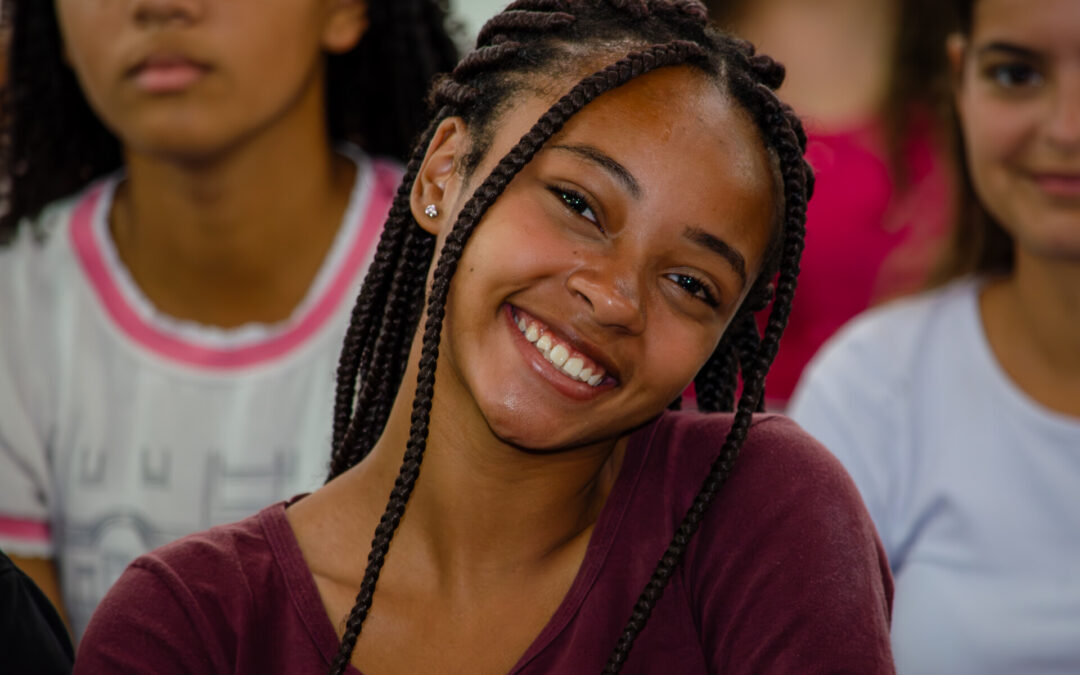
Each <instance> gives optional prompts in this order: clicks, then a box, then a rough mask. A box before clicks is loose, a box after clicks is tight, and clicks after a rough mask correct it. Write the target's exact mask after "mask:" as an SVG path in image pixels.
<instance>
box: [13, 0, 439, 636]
mask: <svg viewBox="0 0 1080 675" xmlns="http://www.w3.org/2000/svg"><path fill="white" fill-rule="evenodd" d="M4 11H5V13H6V15H7V16H6V19H7V20H8V21H9V22H10V25H11V28H12V41H11V49H10V57H9V60H8V66H9V76H8V81H7V85H6V87H5V88H4V90H3V102H2V106H0V110H2V118H0V124H2V142H3V144H2V146H0V165H2V171H3V176H4V181H5V182H4V189H5V195H4V200H5V201H6V203H7V211H6V213H4V215H3V217H2V218H0V240H3V241H5V242H7V244H8V247H7V249H6V250H2V251H0V317H3V319H2V320H0V549H3V550H5V551H6V552H8V553H9V554H10V555H11V556H12V558H13V559H14V560H15V561H16V562H17V563H18V564H19V566H20V567H22V568H23V569H24V570H26V571H27V572H28V573H29V574H30V575H31V576H32V577H33V578H34V579H35V581H37V583H38V584H39V585H40V586H41V587H42V588H43V589H44V590H45V591H46V592H47V593H48V594H49V595H50V596H51V597H52V598H53V600H54V602H56V603H57V605H58V606H60V607H61V608H62V609H63V610H65V611H66V612H67V614H68V617H69V618H70V621H71V625H72V628H73V629H74V633H75V635H76V636H78V635H79V634H80V633H81V631H82V629H83V627H84V626H85V624H86V621H87V620H88V619H89V616H90V613H91V611H92V610H93V608H94V607H95V606H96V604H97V602H98V600H99V599H100V598H101V596H102V595H103V594H104V593H105V590H106V589H107V588H108V587H109V585H110V584H111V583H112V581H113V580H115V579H116V577H117V576H119V574H120V572H121V571H122V570H123V568H124V567H125V566H126V565H127V563H128V562H130V561H131V560H132V559H134V558H135V557H136V556H137V555H139V554H140V553H143V552H145V551H147V550H149V549H151V548H153V547H155V546H158V545H160V544H162V543H165V542H167V541H170V540H172V539H174V538H176V537H179V536H182V535H184V534H187V533H189V532H192V531H195V530H200V529H203V528H205V527H207V526H209V525H212V524H214V523H217V522H223V521H227V520H232V519H235V518H236V517H238V516H241V515H244V514H247V513H251V512H254V511H256V510H258V509H259V508H261V507H262V506H265V505H266V504H268V503H270V502H272V501H274V500H275V499H279V498H281V497H283V496H286V495H290V494H293V493H295V492H296V491H297V490H298V489H301V488H303V487H304V486H308V487H312V486H314V485H316V484H317V482H318V477H319V476H321V475H322V474H324V472H325V457H326V452H327V449H328V447H329V436H328V434H327V433H325V432H324V431H323V429H324V428H325V426H326V423H327V421H328V420H329V419H330V417H331V410H332V396H331V395H330V394H329V392H330V391H331V389H332V386H333V381H334V363H335V359H336V355H337V352H338V348H339V344H340V341H341V338H342V336H343V334H344V330H345V326H346V324H347V323H348V319H349V305H350V298H351V297H352V296H353V294H354V292H355V290H356V289H357V288H358V287H359V283H360V279H361V278H362V274H363V270H364V269H365V268H366V266H367V264H368V262H369V260H370V259H371V257H372V255H373V251H374V248H375V243H376V240H377V233H378V229H379V226H380V224H381V223H382V220H383V218H384V217H385V215H386V212H387V209H388V207H389V204H390V200H391V198H392V195H393V190H394V186H395V185H396V184H397V182H398V180H399V177H400V169H399V168H398V165H397V164H396V162H395V161H393V160H386V159H373V158H372V155H386V156H397V157H401V156H403V155H404V154H405V153H406V152H407V149H408V148H409V147H410V145H411V142H412V139H413V136H414V134H416V133H417V132H418V131H419V130H420V129H421V128H422V126H423V120H424V117H425V113H424V102H423V95H424V92H425V91H426V88H427V86H428V84H429V80H430V79H431V77H432V75H433V74H435V73H436V72H439V71H444V70H446V69H447V68H449V67H452V65H453V63H454V62H455V50H454V47H453V44H452V42H451V41H450V39H449V38H448V36H447V34H446V32H445V30H444V12H443V10H442V9H441V8H440V6H439V5H438V4H436V3H435V2H433V1H430V0H408V1H404V0H371V1H365V0H303V1H299V0H269V1H268V0H241V1H235V2H226V3H220V2H212V1H211V0H133V1H132V2H109V1H106V0H58V1H57V2H40V1H39V0H21V1H20V0H8V1H7V2H5V4H4ZM54 563H58V564H59V571H60V578H59V583H58V580H57V577H56V565H55V564H54ZM61 598H62V599H61Z"/></svg>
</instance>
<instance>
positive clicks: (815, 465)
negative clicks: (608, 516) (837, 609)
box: [637, 412, 877, 556]
mask: <svg viewBox="0 0 1080 675" xmlns="http://www.w3.org/2000/svg"><path fill="white" fill-rule="evenodd" d="M733 420H734V415H731V414H700V413H675V412H668V413H665V414H664V415H663V416H662V417H661V418H660V420H658V421H657V423H656V424H655V426H654V428H653V429H652V431H651V438H650V439H649V450H648V452H647V454H646V456H645V458H644V460H643V461H642V466H641V469H642V475H643V476H644V477H645V478H646V480H644V481H642V480H639V481H638V484H639V485H647V486H648V488H649V489H648V491H647V494H649V495H650V496H649V498H648V499H644V500H637V501H639V503H640V504H641V506H642V507H645V508H647V507H646V505H645V503H644V502H648V501H652V500H654V499H660V500H662V502H663V506H662V508H663V509H664V510H665V511H666V512H667V524H668V526H669V527H670V528H671V531H670V534H672V535H674V531H675V528H677V527H678V523H680V522H681V521H682V518H683V517H684V516H685V515H686V513H687V512H688V510H689V509H690V508H691V505H692V504H693V503H694V500H695V498H697V497H698V495H699V493H700V492H701V490H702V488H703V486H707V485H708V491H710V492H712V493H713V496H712V500H711V503H710V505H709V507H708V509H707V511H706V512H705V517H704V518H703V519H702V523H701V527H702V528H703V529H704V530H706V531H708V532H710V534H706V535H705V536H704V537H695V541H696V543H695V544H694V546H695V547H696V548H698V549H699V553H700V554H702V555H705V556H709V555H711V554H712V553H711V549H712V547H713V546H714V545H715V542H716V541H722V540H727V541H728V542H731V541H735V540H742V539H745V538H746V537H748V536H749V537H751V538H752V539H753V540H754V541H756V542H757V543H758V544H761V545H764V543H765V542H767V541H772V542H776V543H777V544H778V545H784V543H783V542H785V541H791V540H793V539H799V538H801V537H803V536H805V535H806V533H807V532H817V533H818V534H825V533H831V534H830V535H829V536H830V537H831V538H833V539H834V540H840V539H844V540H848V541H850V542H851V543H853V544H855V543H857V544H858V545H859V546H860V548H862V550H864V551H872V550H873V549H875V548H876V547H877V536H876V532H875V529H874V526H873V524H872V522H871V520H870V517H869V515H868V513H867V511H866V507H865V505H864V504H863V501H862V498H861V497H860V495H859V492H858V489H857V488H856V486H855V484H854V483H853V482H852V480H851V477H850V476H849V475H848V473H847V471H846V470H845V469H844V467H843V465H842V464H841V463H840V462H839V460H837V459H836V457H835V456H833V454H832V453H831V452H829V451H828V450H827V449H826V448H825V446H823V445H822V444H821V443H819V442H818V441H817V440H816V439H815V438H813V437H812V436H810V434H808V433H807V432H806V431H804V430H803V429H802V427H800V426H799V425H798V424H796V423H795V422H794V421H792V420H791V419H789V418H787V417H785V416H783V415H778V414H759V415H755V416H754V418H753V420H752V422H751V425H750V428H749V430H748V431H747V433H746V437H745V440H744V441H743V443H742V447H741V448H740V449H739V452H738V455H737V456H736V457H734V458H733V459H732V460H731V461H730V463H729V466H730V470H729V471H728V472H727V474H726V476H724V477H722V478H720V479H719V480H717V481H715V482H710V481H707V477H709V476H710V471H711V469H712V468H713V465H714V463H720V464H723V463H725V460H723V459H719V458H720V457H721V454H722V452H723V450H724V443H725V440H726V438H727V435H728V432H729V431H730V430H731V427H732V422H733ZM652 506H653V507H655V506H656V504H655V502H654V503H653V504H652ZM840 516H842V517H840ZM666 534H668V533H665V535H666ZM718 538H719V539H718Z"/></svg>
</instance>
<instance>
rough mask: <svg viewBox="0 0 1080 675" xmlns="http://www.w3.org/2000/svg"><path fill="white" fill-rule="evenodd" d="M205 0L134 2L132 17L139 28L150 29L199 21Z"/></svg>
mask: <svg viewBox="0 0 1080 675" xmlns="http://www.w3.org/2000/svg"><path fill="white" fill-rule="evenodd" d="M205 4H206V0H134V1H133V2H132V15H133V17H134V19H135V23H136V24H138V25H139V26H142V27H146V28H151V27H160V26H164V25H169V24H180V25H185V24H191V23H196V22H197V21H199V20H200V19H201V18H202V16H203V12H204V10H205Z"/></svg>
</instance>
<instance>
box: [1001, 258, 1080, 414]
mask: <svg viewBox="0 0 1080 675" xmlns="http://www.w3.org/2000/svg"><path fill="white" fill-rule="evenodd" d="M981 313H982V319H983V325H984V327H985V330H986V335H987V339H988V340H989V342H990V346H991V348H992V349H993V351H994V355H995V356H996V358H997V359H998V362H999V363H1000V364H1001V366H1002V368H1003V369H1004V370H1005V372H1006V373H1008V375H1009V376H1010V377H1011V378H1012V379H1013V381H1014V382H1015V383H1016V384H1017V385H1018V386H1019V387H1020V388H1021V389H1022V390H1024V391H1025V392H1026V393H1027V394H1028V395H1029V396H1031V397H1032V398H1033V399H1035V400H1036V401H1038V402H1039V403H1041V404H1042V405H1044V406H1046V407H1047V408H1050V409H1051V410H1055V411H1058V412H1061V413H1065V414H1068V415H1073V416H1076V417H1080V264H1077V263H1076V262H1075V261H1068V260H1046V259H1044V258H1040V259H1036V258H1034V257H1033V256H1031V255H1029V254H1027V253H1025V252H1024V251H1023V250H1020V249H1018V250H1017V252H1016V267H1015V270H1014V272H1013V273H1012V274H1011V275H1010V276H1008V277H1006V278H1004V279H1002V280H1000V281H997V282H994V283H991V284H990V285H988V286H987V288H986V289H985V291H984V292H983V294H982V298H981Z"/></svg>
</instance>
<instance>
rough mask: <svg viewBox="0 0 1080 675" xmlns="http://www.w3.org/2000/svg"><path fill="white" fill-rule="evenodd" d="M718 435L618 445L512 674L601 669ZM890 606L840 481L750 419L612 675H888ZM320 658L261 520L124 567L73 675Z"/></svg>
mask: <svg viewBox="0 0 1080 675" xmlns="http://www.w3.org/2000/svg"><path fill="white" fill-rule="evenodd" d="M730 425H731V416H729V415H698V414H692V413H665V414H664V415H662V416H661V417H660V418H659V419H658V420H657V421H655V422H653V423H652V424H649V425H648V426H646V427H644V428H642V429H641V430H639V431H637V432H635V433H634V434H633V436H632V438H631V439H630V443H629V446H628V448H627V452H626V458H625V460H624V463H623V467H622V469H621V472H620V474H619V476H618V478H617V479H616V482H615V485H614V486H613V488H612V491H611V494H610V496H609V498H608V501H607V503H606V504H605V506H604V508H603V510H602V511H601V513H600V516H599V519H598V520H597V523H596V527H595V529H594V531H593V534H592V538H591V540H590V541H589V545H588V549H587V552H586V554H585V559H584V561H583V562H582V565H581V569H580V570H579V571H578V574H577V577H576V579H575V580H574V583H573V585H572V586H571V588H570V591H569V592H568V593H567V595H566V597H565V598H564V599H563V602H562V604H561V605H560V606H559V608H558V609H557V610H556V611H555V614H554V615H553V616H552V617H551V620H550V622H549V623H548V624H547V626H546V627H545V628H544V629H543V630H542V631H541V632H540V634H539V635H538V636H537V637H536V640H535V641H534V642H533V644H532V645H531V646H530V647H529V649H528V650H527V651H526V652H525V654H524V655H523V656H522V657H521V659H520V661H518V664H517V665H516V666H515V667H514V669H513V671H512V672H514V673H522V674H525V673H528V674H537V673H599V672H600V671H601V670H602V668H603V665H604V663H605V662H606V660H607V658H608V655H609V654H610V652H611V650H612V647H613V646H614V645H615V642H616V640H617V639H618V636H619V634H620V632H621V631H622V629H623V626H624V624H625V622H626V619H627V617H628V616H629V615H630V611H631V607H632V606H633V604H634V602H635V600H636V599H637V597H638V595H639V593H640V592H641V590H642V588H643V586H644V585H645V583H646V582H647V580H648V579H649V577H650V575H651V574H652V571H653V567H654V565H655V563H656V561H657V560H658V559H659V557H660V555H661V554H662V552H663V551H664V549H665V547H666V546H667V544H668V542H669V541H670V539H671V537H672V534H673V533H674V531H675V529H676V527H677V525H678V523H679V521H680V520H681V518H682V516H683V514H684V513H685V512H686V510H687V508H688V506H689V505H690V503H691V501H692V500H693V498H694V496H695V494H696V493H697V490H698V488H699V487H700V485H701V483H702V479H703V477H704V476H705V474H706V472H707V469H708V467H709V464H710V463H711V461H712V459H713V457H714V456H715V455H716V453H717V451H718V449H719V447H720V444H721V443H722V441H723V439H724V435H725V434H726V432H727V430H728V428H729V427H730ZM406 517H407V516H406ZM891 603H892V578H891V576H890V574H889V567H888V564H887V562H886V560H885V554H884V552H883V551H882V549H881V546H880V543H879V541H878V538H877V535H876V533H875V531H874V527H873V525H872V524H871V522H870V519H869V517H868V516H867V513H866V509H865V508H864V507H863V504H862V501H861V500H860V499H859V495H858V492H857V491H856V489H855V486H854V485H853V484H852V482H851V480H850V479H849V478H848V476H847V474H846V473H845V472H844V470H843V469H842V468H841V466H840V464H839V463H838V462H837V461H836V460H835V459H833V457H832V456H831V455H830V454H829V453H828V452H827V451H826V450H825V449H824V448H822V447H821V445H819V444H818V443H817V442H816V441H814V440H813V439H811V438H810V437H809V436H807V435H806V433H804V432H803V431H802V430H801V429H799V427H797V426H796V425H795V424H794V423H792V422H790V421H789V420H787V419H786V418H783V417H779V416H773V415H762V416H760V417H758V418H756V419H755V423H754V426H753V428H752V429H751V431H750V433H749V435H748V438H747V440H746V444H745V446H744V448H743V450H742V454H741V456H740V458H739V460H738V462H737V464H736V468H735V471H734V472H733V473H732V475H731V478H730V480H728V482H727V484H726V485H725V486H724V487H723V488H722V489H721V491H720V493H719V494H718V495H717V497H716V500H715V502H714V504H713V506H712V508H711V509H710V511H709V513H708V515H707V516H706V517H705V519H704V520H703V522H702V524H701V528H700V530H699V531H698V533H697V534H696V535H695V536H694V538H693V540H692V541H691V543H690V545H689V547H688V549H687V552H686V557H685V559H684V561H683V563H682V564H681V565H680V566H679V568H678V571H677V572H676V574H675V575H674V576H673V578H672V579H671V581H670V583H669V584H668V586H667V588H666V590H665V591H664V594H663V596H662V597H661V599H660V600H659V602H658V603H657V605H656V607H655V609H654V611H653V614H652V618H651V619H650V620H649V622H648V625H647V626H646V627H645V629H644V631H642V633H641V635H640V636H639V637H638V640H637V643H636V644H635V646H634V649H633V651H632V652H631V653H630V658H629V660H628V661H627V664H626V666H625V668H624V670H623V672H626V673H680V675H694V674H697V673H718V672H722V673H793V674H794V673H797V674H799V675H808V674H812V673H859V674H861V675H867V674H872V673H892V672H893V666H892V658H891V654H890V651H889V614H890V607H891ZM416 639H417V640H422V639H424V638H423V636H417V638H416ZM337 646H338V641H337V635H336V633H335V631H334V622H332V621H331V620H330V618H329V617H328V616H327V614H326V611H325V610H324V609H323V605H322V602H321V601H320V599H319V594H318V591H317V590H316V587H315V581H314V579H313V578H312V576H311V572H310V571H309V570H308V568H307V566H306V565H305V563H304V560H303V557H302V555H301V553H300V548H299V546H298V545H297V542H296V539H295V537H294V536H293V533H292V530H291V529H290V527H289V525H288V521H287V520H286V517H285V505H284V504H276V505H274V506H271V507H269V508H267V509H265V510H263V511H262V512H260V513H259V514H257V515H255V516H252V517H250V518H248V519H246V520H243V521H241V522H239V523H235V524H233V525H227V526H223V527H218V528H214V529H212V530H209V531H207V532H203V533H200V534H195V535H191V536H188V537H185V538H184V539H181V540H180V541H178V542H175V543H172V544H169V545H167V546H164V547H162V548H160V549H158V550H156V551H154V552H152V553H150V554H148V555H144V556H142V557H141V558H139V559H138V560H136V561H135V562H133V563H132V564H131V566H130V567H128V569H127V571H125V572H124V574H123V576H121V578H120V580H119V581H117V583H116V585H115V586H114V587H113V588H112V590H111V591H110V592H109V594H108V595H107V596H106V597H105V600H104V601H103V602H102V603H101V605H100V606H99V607H98V610H97V612H96V613H95V614H94V617H93V620H92V621H91V622H90V626H89V628H88V629H87V631H86V634H85V636H84V637H83V640H82V644H81V645H80V648H79V652H78V655H77V659H76V664H75V672H76V673H95V674H96V673H106V672H107V673H131V672H139V673H156V674H160V675H167V674H169V673H259V674H260V675H263V674H266V673H320V672H326V671H327V669H328V668H329V664H330V661H331V659H332V658H333V656H334V654H335V653H336V651H337ZM349 672H351V673H357V672H358V671H356V670H355V669H350V670H349Z"/></svg>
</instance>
